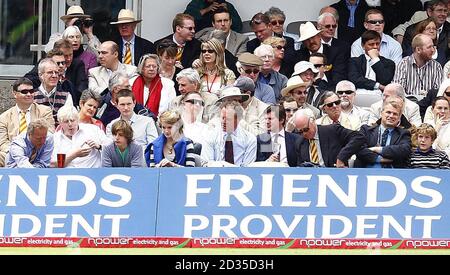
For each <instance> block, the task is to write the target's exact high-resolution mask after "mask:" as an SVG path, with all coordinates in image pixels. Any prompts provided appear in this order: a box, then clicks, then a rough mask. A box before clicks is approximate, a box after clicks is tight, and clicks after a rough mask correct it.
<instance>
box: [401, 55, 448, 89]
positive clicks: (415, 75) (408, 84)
mask: <svg viewBox="0 0 450 275" xmlns="http://www.w3.org/2000/svg"><path fill="white" fill-rule="evenodd" d="M442 77H443V74H442V67H441V64H439V63H438V62H437V61H436V60H433V59H431V60H429V61H427V63H425V65H423V66H422V67H420V68H419V67H418V66H417V64H416V60H415V59H414V54H412V55H410V56H406V57H404V58H403V59H402V61H400V63H398V64H397V68H396V69H395V75H394V79H393V80H392V82H394V83H399V84H400V85H402V86H403V88H405V93H406V94H407V95H422V96H425V95H426V92H427V91H429V90H430V89H438V88H439V86H440V85H441V83H442V81H443V78H442ZM421 91H426V92H425V94H422V93H423V92H421Z"/></svg>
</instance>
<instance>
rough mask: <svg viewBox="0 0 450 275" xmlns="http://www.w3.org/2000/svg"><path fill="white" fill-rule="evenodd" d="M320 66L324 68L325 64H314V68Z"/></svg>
mask: <svg viewBox="0 0 450 275" xmlns="http://www.w3.org/2000/svg"><path fill="white" fill-rule="evenodd" d="M322 66H325V64H314V67H316V68H320V67H322Z"/></svg>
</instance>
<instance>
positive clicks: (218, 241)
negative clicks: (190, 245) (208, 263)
mask: <svg viewBox="0 0 450 275" xmlns="http://www.w3.org/2000/svg"><path fill="white" fill-rule="evenodd" d="M193 242H194V244H200V245H201V246H207V245H234V244H236V239H234V238H194V240H193Z"/></svg>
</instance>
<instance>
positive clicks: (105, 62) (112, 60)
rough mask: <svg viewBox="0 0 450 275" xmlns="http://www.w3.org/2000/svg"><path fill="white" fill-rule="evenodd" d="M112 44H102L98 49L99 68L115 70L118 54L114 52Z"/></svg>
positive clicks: (110, 42) (109, 42)
mask: <svg viewBox="0 0 450 275" xmlns="http://www.w3.org/2000/svg"><path fill="white" fill-rule="evenodd" d="M113 43H114V42H112V41H106V42H103V43H102V44H101V45H100V47H99V49H98V53H99V54H98V62H99V63H100V65H101V66H103V67H105V68H108V69H115V68H114V66H115V65H116V64H117V62H118V56H119V53H118V52H117V51H115V50H114V44H115V43H114V44H113Z"/></svg>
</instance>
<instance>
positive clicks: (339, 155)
mask: <svg viewBox="0 0 450 275" xmlns="http://www.w3.org/2000/svg"><path fill="white" fill-rule="evenodd" d="M294 123H295V127H296V128H297V130H298V132H299V133H300V134H301V135H302V137H301V139H300V148H299V152H298V165H299V166H309V164H313V165H319V166H325V167H337V168H343V167H348V160H349V159H350V157H351V156H352V155H353V154H356V153H357V152H359V150H361V148H363V147H364V145H365V143H366V141H365V139H364V136H363V135H361V134H360V133H359V132H357V131H352V130H349V129H346V128H344V127H343V126H341V125H340V124H331V125H326V126H324V125H316V122H315V120H314V116H313V114H312V113H311V112H310V111H309V110H307V109H301V110H298V111H297V113H296V114H295V118H294Z"/></svg>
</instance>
